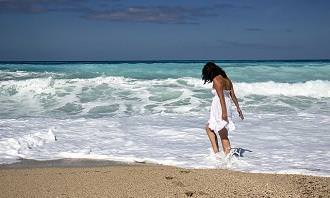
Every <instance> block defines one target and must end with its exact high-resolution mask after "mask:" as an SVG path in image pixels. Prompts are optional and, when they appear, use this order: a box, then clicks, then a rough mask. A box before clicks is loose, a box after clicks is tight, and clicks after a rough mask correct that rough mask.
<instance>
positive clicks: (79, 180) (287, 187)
mask: <svg viewBox="0 0 330 198" xmlns="http://www.w3.org/2000/svg"><path fill="white" fill-rule="evenodd" d="M0 177H1V179H0V191H1V194H0V197H7V198H9V197H330V178H329V177H313V176H304V175H285V174H259V173H243V172H236V171H229V170H221V169H182V168H176V167H170V166H160V165H151V164H124V163H117V162H106V161H90V160H57V161H56V160H55V161H47V162H37V161H24V162H21V163H18V164H13V165H9V166H8V165H7V166H5V165H2V166H1V168H0Z"/></svg>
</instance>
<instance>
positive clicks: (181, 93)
mask: <svg viewBox="0 0 330 198" xmlns="http://www.w3.org/2000/svg"><path fill="white" fill-rule="evenodd" d="M205 63H206V61H128V62H124V61H122V62H121V61H115V62H111V61H110V62H65V61H64V62H0V164H8V163H14V162H18V161H20V160H21V159H35V160H53V159H62V158H88V159H102V160H116V161H123V162H143V163H156V164H164V165H173V166H178V167H184V168H226V169H231V170H238V171H245V172H262V173H285V174H304V175H317V176H327V177H329V176H330V167H329V164H330V160H329V159H330V61H327V60H311V61H307V60H306V61H295V60H291V61H216V63H217V64H218V65H220V66H221V67H222V68H223V69H224V70H225V71H226V72H227V74H228V76H229V77H230V78H231V79H232V81H233V83H234V89H235V92H236V95H237V97H238V99H239V103H240V106H241V108H242V111H243V113H244V116H245V119H244V120H243V121H241V120H240V119H239V118H238V115H237V114H235V115H234V121H235V125H236V130H235V131H234V132H232V133H230V134H229V138H230V140H231V144H232V147H234V148H239V149H238V150H239V151H240V156H236V157H232V158H230V159H226V160H215V159H214V158H212V156H211V155H210V142H209V140H208V137H207V134H206V132H205V130H204V127H205V125H206V123H207V120H208V117H209V110H210V105H211V101H212V97H213V95H212V94H211V84H205V85H204V84H203V81H202V80H201V69H202V67H203V65H204V64H205Z"/></svg>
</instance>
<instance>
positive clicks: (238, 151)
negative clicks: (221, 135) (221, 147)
mask: <svg viewBox="0 0 330 198" xmlns="http://www.w3.org/2000/svg"><path fill="white" fill-rule="evenodd" d="M230 151H231V152H232V155H234V156H236V157H244V153H245V152H252V151H251V150H249V149H244V148H231V149H230Z"/></svg>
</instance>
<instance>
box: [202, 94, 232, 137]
mask: <svg viewBox="0 0 330 198" xmlns="http://www.w3.org/2000/svg"><path fill="white" fill-rule="evenodd" d="M212 94H213V95H214V97H213V100H212V105H211V111H210V119H209V121H208V123H209V128H210V129H211V130H213V131H214V132H218V131H220V130H221V129H223V128H224V127H226V129H227V130H228V132H230V131H233V130H235V125H234V123H233V121H232V114H233V110H232V105H231V98H230V90H223V95H224V97H225V101H226V107H227V115H228V122H227V121H224V120H222V109H221V104H220V98H219V96H218V94H217V91H216V90H215V89H212Z"/></svg>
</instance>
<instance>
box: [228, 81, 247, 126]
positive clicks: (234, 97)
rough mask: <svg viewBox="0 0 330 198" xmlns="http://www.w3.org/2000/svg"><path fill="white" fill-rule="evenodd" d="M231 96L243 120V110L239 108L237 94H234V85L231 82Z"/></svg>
mask: <svg viewBox="0 0 330 198" xmlns="http://www.w3.org/2000/svg"><path fill="white" fill-rule="evenodd" d="M230 96H231V99H232V100H233V102H234V104H235V106H236V109H237V112H238V115H239V117H240V118H241V119H242V120H243V119H244V116H243V113H242V110H241V108H240V107H239V104H238V100H237V98H236V95H235V92H234V87H233V83H232V82H231V81H230Z"/></svg>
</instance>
